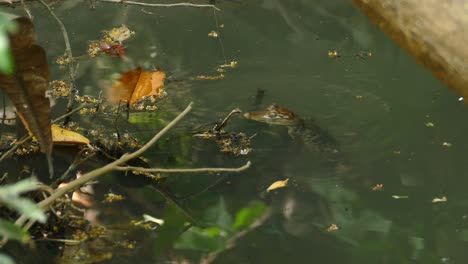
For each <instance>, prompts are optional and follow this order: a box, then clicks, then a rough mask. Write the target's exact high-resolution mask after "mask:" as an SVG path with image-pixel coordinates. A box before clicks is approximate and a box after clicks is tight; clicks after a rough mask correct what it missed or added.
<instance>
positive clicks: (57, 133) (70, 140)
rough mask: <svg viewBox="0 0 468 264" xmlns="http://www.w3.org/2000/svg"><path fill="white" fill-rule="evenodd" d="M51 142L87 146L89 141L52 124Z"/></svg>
mask: <svg viewBox="0 0 468 264" xmlns="http://www.w3.org/2000/svg"><path fill="white" fill-rule="evenodd" d="M52 141H53V142H54V144H65V145H88V144H89V139H88V138H86V137H85V136H82V135H81V134H78V133H76V132H74V131H71V130H67V129H63V128H61V127H59V126H57V125H55V124H52Z"/></svg>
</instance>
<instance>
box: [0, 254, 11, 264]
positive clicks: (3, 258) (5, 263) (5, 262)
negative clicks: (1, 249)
mask: <svg viewBox="0 0 468 264" xmlns="http://www.w3.org/2000/svg"><path fill="white" fill-rule="evenodd" d="M0 263H2V264H15V262H14V261H13V260H12V259H11V258H10V257H9V256H7V255H4V254H0Z"/></svg>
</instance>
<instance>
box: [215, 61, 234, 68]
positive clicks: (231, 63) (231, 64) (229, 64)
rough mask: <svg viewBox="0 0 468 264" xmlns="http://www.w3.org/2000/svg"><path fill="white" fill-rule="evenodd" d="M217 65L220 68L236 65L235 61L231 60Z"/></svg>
mask: <svg viewBox="0 0 468 264" xmlns="http://www.w3.org/2000/svg"><path fill="white" fill-rule="evenodd" d="M219 67H221V68H235V67H237V61H231V62H229V63H226V64H223V65H219Z"/></svg>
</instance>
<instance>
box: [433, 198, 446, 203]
mask: <svg viewBox="0 0 468 264" xmlns="http://www.w3.org/2000/svg"><path fill="white" fill-rule="evenodd" d="M446 201H447V196H442V197H440V198H438V197H436V198H434V199H432V203H440V202H446Z"/></svg>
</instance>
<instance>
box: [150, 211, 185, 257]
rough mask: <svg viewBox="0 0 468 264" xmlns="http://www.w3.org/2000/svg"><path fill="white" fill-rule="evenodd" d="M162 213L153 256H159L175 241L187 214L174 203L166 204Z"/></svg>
mask: <svg viewBox="0 0 468 264" xmlns="http://www.w3.org/2000/svg"><path fill="white" fill-rule="evenodd" d="M165 211H166V212H165V213H164V224H163V225H162V226H161V227H160V228H159V229H158V230H159V232H158V237H157V238H156V241H155V245H154V246H155V250H154V254H155V256H160V255H161V254H162V253H163V252H164V251H165V250H166V249H167V248H169V247H171V246H172V245H173V244H174V242H175V241H176V239H177V237H178V236H179V235H180V232H181V231H182V230H183V228H184V223H185V221H186V220H187V216H186V215H185V214H184V213H183V212H182V211H181V210H180V209H179V208H178V207H177V206H175V205H174V204H172V203H170V204H168V206H167V208H166V210H165Z"/></svg>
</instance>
